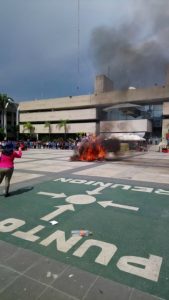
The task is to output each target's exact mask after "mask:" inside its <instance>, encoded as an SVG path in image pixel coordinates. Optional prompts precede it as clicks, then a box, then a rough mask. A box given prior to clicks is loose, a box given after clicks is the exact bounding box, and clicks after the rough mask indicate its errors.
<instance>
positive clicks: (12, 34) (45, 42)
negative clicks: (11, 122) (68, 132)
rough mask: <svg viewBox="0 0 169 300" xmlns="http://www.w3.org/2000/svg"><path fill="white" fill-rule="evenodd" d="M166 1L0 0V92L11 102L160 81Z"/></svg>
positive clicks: (167, 30) (167, 54)
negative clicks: (104, 84) (100, 82)
mask: <svg viewBox="0 0 169 300" xmlns="http://www.w3.org/2000/svg"><path fill="white" fill-rule="evenodd" d="M168 49H169V1H168V0H0V93H6V94H7V95H8V96H10V97H12V98H13V99H14V100H15V101H16V102H20V101H26V100H33V99H42V98H58V97H64V96H70V95H72V96H73V95H81V94H91V93H93V91H94V80H95V76H96V75H99V74H105V75H108V76H109V77H110V78H111V79H112V80H113V81H114V84H115V87H116V88H126V87H128V86H130V85H134V86H136V87H139V86H140V87H141V86H148V85H153V84H155V83H157V84H162V83H163V82H164V74H165V71H166V66H167V65H168V63H169V51H168Z"/></svg>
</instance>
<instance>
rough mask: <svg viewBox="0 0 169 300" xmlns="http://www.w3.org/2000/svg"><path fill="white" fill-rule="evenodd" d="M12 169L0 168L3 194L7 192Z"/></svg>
mask: <svg viewBox="0 0 169 300" xmlns="http://www.w3.org/2000/svg"><path fill="white" fill-rule="evenodd" d="M13 171H14V169H13V168H11V169H1V168H0V183H1V182H2V181H3V179H4V178H5V194H8V192H9V186H10V180H11V177H12V174H13Z"/></svg>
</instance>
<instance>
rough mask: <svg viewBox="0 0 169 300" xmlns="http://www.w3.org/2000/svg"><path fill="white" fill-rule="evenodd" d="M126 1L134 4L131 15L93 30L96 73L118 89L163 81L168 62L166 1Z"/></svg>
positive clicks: (168, 33)
mask: <svg viewBox="0 0 169 300" xmlns="http://www.w3.org/2000/svg"><path fill="white" fill-rule="evenodd" d="M129 3H130V5H134V7H135V10H134V11H135V13H134V14H133V16H132V17H130V19H129V18H127V21H125V20H123V21H122V22H121V24H120V25H119V26H116V27H115V26H113V27H111V28H108V27H104V26H101V27H99V28H96V29H95V30H94V31H93V32H92V37H91V49H92V56H93V61H94V65H95V68H96V71H97V74H105V75H107V76H108V77H109V78H110V79H112V81H113V82H114V86H115V88H120V89H123V88H128V87H129V86H135V87H146V86H151V85H156V84H159V85H161V84H164V83H165V76H166V71H167V68H168V65H169V1H168V0H131V1H129Z"/></svg>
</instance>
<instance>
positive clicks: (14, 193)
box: [10, 186, 34, 196]
mask: <svg viewBox="0 0 169 300" xmlns="http://www.w3.org/2000/svg"><path fill="white" fill-rule="evenodd" d="M33 188H34V187H33V186H31V187H26V188H21V189H18V190H16V191H12V192H10V196H15V195H20V194H23V193H27V192H29V191H31V190H33Z"/></svg>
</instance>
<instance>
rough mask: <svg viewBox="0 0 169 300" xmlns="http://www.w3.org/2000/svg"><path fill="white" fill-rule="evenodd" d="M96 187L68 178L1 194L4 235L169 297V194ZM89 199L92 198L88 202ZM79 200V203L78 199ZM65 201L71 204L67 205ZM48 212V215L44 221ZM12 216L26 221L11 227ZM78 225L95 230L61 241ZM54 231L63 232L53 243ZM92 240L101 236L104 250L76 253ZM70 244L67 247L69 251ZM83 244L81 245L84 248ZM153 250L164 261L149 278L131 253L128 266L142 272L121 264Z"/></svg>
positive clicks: (147, 255) (0, 234)
mask: <svg viewBox="0 0 169 300" xmlns="http://www.w3.org/2000/svg"><path fill="white" fill-rule="evenodd" d="M100 186H102V184H101V185H100ZM98 187H99V184H98V185H95V186H94V185H93V184H90V183H89V184H88V185H87V184H84V183H81V184H78V183H72V182H69V181H68V182H60V181H50V182H45V183H43V184H39V185H36V186H34V187H33V188H32V189H31V188H30V189H23V190H22V189H21V190H20V191H17V192H14V193H13V194H12V196H11V197H9V198H3V197H1V199H0V221H1V222H0V239H2V240H5V241H7V242H9V243H13V244H15V245H17V246H20V247H23V248H26V249H31V250H32V251H35V252H38V253H40V254H42V255H45V256H48V257H50V258H54V259H56V260H60V261H62V262H65V263H67V264H70V265H74V266H77V267H79V268H81V269H83V270H87V271H89V272H92V273H95V274H98V275H101V276H103V277H106V278H109V279H112V280H115V281H117V282H120V283H122V284H126V285H129V286H130V287H135V288H137V289H140V290H142V291H145V292H148V293H150V294H153V295H156V296H158V297H162V298H165V299H169V251H168V247H169V197H168V193H167V191H166V194H165V193H164V194H163V195H162V194H157V193H156V192H155V190H158V189H152V191H149V192H148V191H146V192H145V191H144V192H143V191H142V192H141V191H139V188H136V190H137V191H135V190H132V188H133V187H130V188H129V189H126V190H125V189H122V187H121V186H119V187H116V188H112V187H111V186H109V187H107V188H103V189H102V190H100V194H92V195H90V192H87V191H93V190H96V189H97V188H98ZM150 188H151V186H150ZM45 193H49V194H45ZM50 193H54V194H56V195H55V196H56V197H58V198H54V195H50ZM59 194H60V195H59ZM90 201H93V202H91V203H88V202H90ZM103 201H113V202H109V205H110V206H107V207H105V208H104V207H103V206H101V205H100V204H99V202H103ZM72 202H73V203H72ZM78 202H79V203H81V204H76V203H78ZM82 203H83V204H82ZM111 203H116V204H119V205H125V206H129V207H128V208H129V209H126V208H121V207H113V206H111ZM65 205H68V206H67V207H66V208H65ZM56 206H59V207H56ZM63 207H64V208H63ZM131 207H134V208H138V210H132V209H131V210H130V208H131ZM64 209H65V211H64ZM66 209H69V210H66ZM54 211H55V212H56V214H58V215H57V216H53V217H52V215H51V218H50V214H51V213H52V212H54ZM45 217H46V218H47V219H49V218H50V220H48V221H45V220H44V219H45ZM11 218H13V219H18V220H23V221H25V224H24V225H22V226H20V227H18V228H13V229H12V227H10V226H12V221H11V223H10V222H7V223H6V224H5V223H4V220H6V219H11ZM51 220H57V221H58V224H56V225H52V224H51V223H50V221H51ZM3 224H5V225H3ZM37 226H41V227H37ZM10 228H11V229H10ZM76 229H88V230H89V231H92V232H93V235H92V236H89V237H83V238H81V239H80V238H79V237H78V238H79V240H78V241H77V242H76V243H74V242H72V243H74V245H73V244H72V246H71V243H69V242H68V243H66V242H65V244H64V243H62V244H61V243H60V241H62V242H63V240H64V233H65V240H66V241H68V240H69V239H70V238H71V230H76ZM31 230H32V231H31ZM2 231H4V232H2ZM5 231H6V232H5ZM28 231H31V232H30V235H29V238H30V236H31V238H34V241H30V240H26V235H24V233H25V232H28ZM17 232H21V236H22V237H21V236H20V237H19V236H17V235H18V233H17ZM55 232H59V234H60V238H58V240H57V241H56V239H53V241H51V242H50V241H49V237H53V235H52V234H54V233H55ZM31 233H32V234H31ZM14 234H15V235H14ZM19 235H20V233H19ZM27 237H28V235H27ZM78 238H77V239H78ZM92 240H95V241H99V242H100V243H101V245H102V246H103V244H104V243H107V244H104V245H105V248H104V249H105V252H104V251H103V252H104V253H103V252H101V248H100V247H98V246H92V247H89V249H88V250H86V252H85V253H84V254H83V255H81V257H78V256H77V255H78V254H79V253H81V254H82V251H83V250H84V245H87V244H86V242H87V241H90V242H91V241H92ZM90 242H89V244H90ZM103 242H104V243H103ZM93 243H94V242H93ZM45 244H48V245H45ZM68 244H69V250H66V245H68ZM64 245H65V246H64ZM81 245H83V248H81V247H80V246H81ZM64 247H65V248H64ZM80 250H81V252H80ZM64 251H65V252H64ZM113 251H114V253H113ZM99 255H100V256H99ZM150 255H152V256H153V257H155V258H159V260H160V259H161V261H162V263H161V264H160V265H159V267H158V268H157V266H156V265H155V263H154V266H153V267H152V266H151V268H150V271H149V272H148V273H147V274H148V276H150V278H145V276H143V275H144V274H145V272H144V267H145V265H144V264H142V263H139V261H137V262H135V263H134V261H133V258H132V261H133V263H131V264H130V266H131V267H134V270H136V271H138V274H136V273H137V272H136V273H134V274H132V268H131V269H130V268H129V267H128V266H129V265H128V266H127V271H124V269H120V267H119V266H120V262H122V261H123V262H124V259H122V258H124V257H126V256H130V257H131V256H132V257H137V258H141V261H140V262H142V259H143V260H144V261H146V262H148V261H149V258H150ZM99 258H100V261H99ZM108 258H109V260H108ZM97 259H98V261H97ZM128 259H129V258H128ZM158 263H159V261H158ZM158 263H157V265H158ZM153 268H155V271H154V269H153ZM151 273H152V274H155V273H157V274H156V277H157V278H156V280H155V279H154V278H155V277H153V276H155V275H151ZM151 276H152V277H151Z"/></svg>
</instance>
